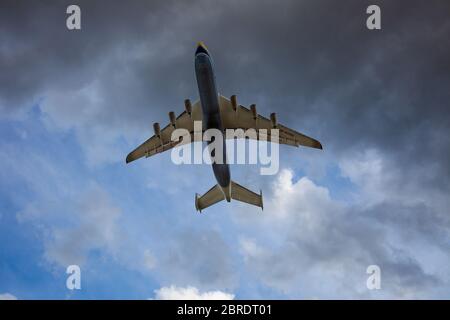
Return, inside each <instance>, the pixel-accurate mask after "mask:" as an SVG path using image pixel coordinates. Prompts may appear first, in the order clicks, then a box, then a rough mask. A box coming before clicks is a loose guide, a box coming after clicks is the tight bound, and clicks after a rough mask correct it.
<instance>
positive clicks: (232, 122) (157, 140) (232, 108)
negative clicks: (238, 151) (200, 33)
mask: <svg viewBox="0 0 450 320" xmlns="http://www.w3.org/2000/svg"><path fill="white" fill-rule="evenodd" d="M195 73H196V78H197V86H198V92H199V96H200V100H198V101H197V102H195V103H194V104H192V103H191V101H190V100H189V99H186V100H185V101H184V105H185V111H183V112H182V113H181V114H180V115H179V116H178V117H175V113H174V112H173V111H171V112H169V120H170V123H169V124H168V125H167V126H166V127H164V128H163V129H162V130H161V129H160V126H159V123H154V124H153V129H154V135H153V136H152V137H150V138H149V139H148V140H146V141H145V142H144V143H142V144H141V145H140V146H138V147H137V148H136V149H135V150H133V151H132V152H130V154H128V156H127V158H126V163H130V162H132V161H134V160H137V159H139V158H141V157H144V156H145V157H150V156H153V155H155V154H158V153H161V152H164V151H167V150H169V149H172V148H173V147H176V146H180V145H181V144H183V141H182V140H181V139H180V141H172V140H171V134H172V132H173V131H174V130H175V129H177V128H184V129H187V130H188V131H189V133H190V135H191V138H192V137H193V135H194V121H202V120H204V121H202V126H203V128H202V129H203V130H204V131H205V130H207V129H211V128H214V129H218V130H220V131H221V132H223V133H224V132H225V130H226V129H243V130H247V129H251V128H253V129H255V130H259V129H268V130H270V129H274V128H275V129H278V130H279V141H278V143H279V144H285V145H290V146H295V147H298V146H300V145H301V146H306V147H311V148H316V149H322V144H321V143H320V142H319V141H317V140H315V139H313V138H310V137H308V136H306V135H304V134H301V133H299V132H297V131H295V130H292V129H289V128H287V127H285V126H283V125H281V124H279V123H277V118H276V114H275V113H271V114H270V119H268V118H265V117H263V116H261V115H259V114H258V112H257V111H256V106H255V105H254V104H252V105H251V106H250V109H248V108H246V107H244V106H242V105H239V104H238V103H237V99H236V96H235V95H232V96H231V97H230V99H228V98H226V97H224V96H222V95H220V94H219V93H218V91H217V86H216V79H215V75H214V66H213V61H212V58H211V54H210V53H209V51H208V49H207V48H206V46H205V45H204V44H203V42H199V43H198V44H197V48H196V50H195ZM266 138H267V137H266ZM256 139H259V140H262V139H263V138H262V137H260V136H259V135H258V136H257V137H256ZM190 141H194V139H191V140H190ZM209 143H210V142H209ZM223 155H224V158H225V161H222V162H221V163H216V162H214V161H213V162H212V169H213V172H214V176H215V178H216V181H217V184H216V185H215V186H213V187H212V188H211V189H210V190H209V191H207V192H206V193H205V194H204V195H203V196H199V194H197V193H196V194H195V208H196V209H197V211H199V212H201V211H202V210H203V209H206V208H207V207H209V206H212V205H213V204H216V203H217V202H220V201H222V200H226V201H227V202H230V201H231V199H234V200H237V201H241V202H245V203H248V204H251V205H255V206H258V207H260V208H261V209H263V208H264V207H263V198H262V191H260V193H259V194H257V193H255V192H253V191H251V190H248V189H247V188H245V187H243V186H241V185H239V184H238V183H236V182H234V181H233V180H231V176H230V168H229V165H228V163H227V161H226V146H225V139H223ZM217 162H220V161H217Z"/></svg>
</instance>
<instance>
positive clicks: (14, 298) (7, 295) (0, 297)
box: [0, 293, 17, 300]
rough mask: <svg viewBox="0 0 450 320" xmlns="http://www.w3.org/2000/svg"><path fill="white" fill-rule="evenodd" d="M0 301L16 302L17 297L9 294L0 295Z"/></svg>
mask: <svg viewBox="0 0 450 320" xmlns="http://www.w3.org/2000/svg"><path fill="white" fill-rule="evenodd" d="M0 300H17V297H16V296H14V295H12V294H11V293H1V294H0Z"/></svg>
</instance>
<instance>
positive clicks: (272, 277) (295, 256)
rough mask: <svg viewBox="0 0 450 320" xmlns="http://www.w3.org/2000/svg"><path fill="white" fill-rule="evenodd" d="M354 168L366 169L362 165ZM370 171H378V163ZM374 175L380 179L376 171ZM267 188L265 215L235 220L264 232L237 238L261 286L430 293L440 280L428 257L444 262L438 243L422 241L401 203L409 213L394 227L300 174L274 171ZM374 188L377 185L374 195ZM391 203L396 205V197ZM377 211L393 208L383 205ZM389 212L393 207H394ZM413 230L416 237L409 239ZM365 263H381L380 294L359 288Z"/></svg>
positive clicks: (332, 294) (330, 293)
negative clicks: (425, 250) (428, 250)
mask: <svg viewBox="0 0 450 320" xmlns="http://www.w3.org/2000/svg"><path fill="white" fill-rule="evenodd" d="M368 161H369V163H371V162H375V163H377V162H382V160H381V159H378V161H377V160H375V159H370V160H368ZM355 164H356V163H355ZM358 168H359V169H358ZM353 169H354V170H360V171H361V172H360V173H361V174H363V173H367V166H366V165H365V164H364V163H358V164H356V165H355V166H354V167H353ZM372 169H373V170H374V171H378V170H379V168H378V167H377V166H374V167H373V168H372ZM355 175H356V174H355ZM379 175H380V176H379V178H380V179H381V180H382V179H383V173H382V172H379ZM358 176H359V175H358ZM379 181H380V180H376V181H374V185H373V186H369V185H370V182H366V183H367V184H368V186H367V187H368V190H374V189H372V188H375V189H376V188H383V187H384V184H381V185H380V184H378V183H379ZM273 188H274V191H273V197H271V198H270V199H269V201H267V208H268V211H269V212H270V214H268V215H265V216H264V217H263V218H260V219H258V220H261V219H262V221H259V222H257V221H255V220H254V219H248V220H238V221H240V223H244V225H246V226H247V227H248V228H257V230H259V232H263V231H262V230H264V232H265V233H266V234H265V236H264V237H260V236H258V233H257V232H256V233H254V234H256V235H255V236H254V237H251V238H249V237H242V238H241V240H240V250H241V253H242V255H243V257H244V262H245V264H246V268H248V272H249V273H251V274H252V275H253V276H255V275H256V276H257V277H258V278H259V279H260V280H261V281H262V282H263V283H264V284H265V285H267V286H269V287H272V288H275V289H276V290H278V291H279V292H281V293H284V294H286V295H288V296H290V297H297V298H314V297H321V298H338V297H340V298H355V297H359V298H369V297H371V298H377V297H378V298H405V297H409V298H419V297H433V296H435V295H438V293H439V292H440V290H442V288H445V286H446V285H447V283H446V280H445V279H446V278H445V275H443V274H442V270H436V269H433V268H430V265H431V264H433V262H430V261H429V259H430V258H431V259H432V260H433V261H441V262H442V259H443V258H444V260H445V261H449V259H448V256H447V257H446V254H445V251H444V250H445V249H444V247H439V246H438V243H439V242H437V241H430V242H427V241H426V240H423V239H424V237H423V235H422V234H421V233H422V232H423V230H422V227H423V226H420V225H416V224H414V223H411V222H407V221H408V219H409V221H411V219H415V218H416V217H418V215H415V214H414V211H415V208H409V207H407V209H406V210H407V211H406V212H407V213H408V214H409V216H407V215H405V216H404V218H405V223H406V225H407V226H409V227H410V228H408V229H407V230H402V229H401V226H400V225H397V224H392V223H387V222H386V214H384V213H383V212H382V211H380V209H381V208H380V207H379V206H378V204H377V205H375V204H373V202H372V203H370V202H364V203H359V202H351V203H345V202H340V201H337V200H334V199H333V198H332V197H331V196H330V192H329V190H328V189H327V188H325V187H322V186H318V185H316V184H315V183H314V182H313V181H311V180H310V179H308V178H307V177H302V178H300V179H299V180H298V181H294V179H293V172H292V171H289V170H284V171H282V172H281V173H280V174H279V176H278V178H277V180H276V182H275V183H274V187H273ZM363 190H364V188H363ZM386 192H387V194H386V195H384V197H382V198H381V199H383V201H385V200H386V198H387V197H388V196H389V190H388V189H387V190H386ZM381 193H382V191H381V190H378V189H377V194H381ZM365 197H370V195H364V196H363V199H365ZM375 197H376V198H379V195H377V196H375ZM393 197H395V195H393ZM383 203H384V202H383ZM395 203H396V204H397V205H400V204H399V203H398V201H397V202H395ZM383 209H388V210H392V209H393V208H392V207H391V204H389V203H388V204H386V207H383ZM394 209H395V211H394V210H393V212H399V211H400V210H399V208H394ZM419 209H420V208H419ZM406 212H405V213H406ZM237 214H242V212H241V213H237ZM434 222H435V221H433V220H431V221H429V222H427V223H428V224H429V225H430V228H433V229H436V228H439V227H438V226H435V225H433V224H434ZM425 228H426V227H425ZM407 234H409V236H408V237H407V236H406V235H407ZM414 235H415V236H416V239H415V240H414V241H411V238H414ZM418 235H420V237H417V236H418ZM403 236H404V237H405V238H403V239H402V237H403ZM440 236H441V239H440V241H441V242H442V241H444V239H445V234H443V233H441V235H440ZM267 239H270V241H267ZM417 239H422V240H423V241H424V242H422V243H420V241H417ZM427 246H428V248H433V250H434V254H430V255H424V254H423V248H426V247H427ZM413 248H416V249H417V250H415V249H413ZM435 259H439V260H435ZM372 264H376V265H378V266H379V267H380V268H381V272H382V288H383V289H382V290H380V291H369V290H368V289H367V288H366V280H367V276H368V275H366V268H367V267H368V266H369V265H372ZM435 289H436V290H435Z"/></svg>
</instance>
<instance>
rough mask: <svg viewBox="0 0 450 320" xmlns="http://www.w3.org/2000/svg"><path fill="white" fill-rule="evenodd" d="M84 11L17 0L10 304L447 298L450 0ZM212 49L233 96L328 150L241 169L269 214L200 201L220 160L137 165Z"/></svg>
mask: <svg viewBox="0 0 450 320" xmlns="http://www.w3.org/2000/svg"><path fill="white" fill-rule="evenodd" d="M73 3H74V2H73V1H8V0H6V1H1V4H0V111H1V113H0V134H1V135H0V163H1V164H2V166H1V169H0V298H4V299H6V298H14V297H16V298H18V299H39V298H57V299H65V298H81V299H84V298H125V299H127V298H135V299H147V298H156V299H166V298H173V297H176V298H180V297H193V298H211V297H218V298H237V299H258V298H274V299H278V298H287V299H291V298H294V299H297V298H449V292H450V269H449V265H450V251H449V249H450V233H449V231H450V212H449V211H450V210H449V208H450V198H449V194H450V169H449V163H450V110H449V101H450V90H449V88H450V59H449V57H450V43H449V39H450V19H449V18H450V17H449V14H450V3H449V2H448V1H446V0H442V1H437V0H433V1H406V0H405V1H400V0H398V1H376V3H374V2H372V1H361V0H358V1H357V0H354V1H351V0H350V1H345V2H339V4H338V3H337V2H336V1H332V0H320V1H317V0H314V1H313V0H307V1H298V0H296V1H287V0H286V1H285V0H283V1H276V2H274V1H234V0H232V1H205V0H203V1H127V3H126V4H125V3H123V2H122V1H98V0H96V1H76V3H77V4H78V5H79V6H80V8H81V30H76V31H69V30H67V28H66V18H67V16H68V15H67V14H66V8H67V6H68V5H69V4H73ZM370 4H377V5H379V6H380V8H381V26H382V29H381V30H368V29H367V28H366V19H367V17H368V15H367V14H366V8H367V7H368V5H370ZM198 41H204V42H205V43H206V45H207V46H208V49H209V50H210V53H211V54H212V56H213V59H214V63H215V71H216V78H217V85H218V90H219V92H220V93H221V94H223V95H225V96H230V95H232V94H237V96H238V101H239V103H241V104H243V105H246V106H248V105H250V104H251V103H256V105H257V107H258V112H260V113H261V114H264V115H268V114H269V113H270V112H276V113H277V115H278V121H279V122H280V123H283V124H284V125H287V126H289V127H291V128H293V129H296V130H298V131H300V132H303V133H305V134H307V135H309V136H312V137H314V138H316V139H318V140H320V141H321V143H322V144H323V146H324V150H323V151H320V150H314V149H308V148H299V149H297V148H292V147H288V146H281V147H280V153H281V156H280V172H279V173H278V174H277V175H275V176H260V175H259V174H258V173H259V167H258V166H255V165H251V166H238V165H234V166H232V167H231V172H232V178H233V180H235V181H237V182H238V183H240V184H242V185H244V186H247V187H249V188H250V189H252V190H259V189H262V191H263V194H264V211H262V212H261V210H260V209H259V208H257V207H252V206H248V205H244V204H241V203H237V202H231V203H226V202H224V203H220V204H217V205H215V206H213V207H211V208H208V209H206V210H205V211H204V212H203V213H202V214H201V215H199V214H198V213H196V211H195V205H194V195H195V193H200V194H202V193H204V192H205V191H207V190H208V189H209V188H210V187H211V186H212V185H214V184H215V180H214V176H213V174H212V170H211V168H210V167H209V166H207V165H192V166H188V165H184V166H183V165H182V166H176V165H175V164H173V163H172V162H171V161H170V153H166V154H160V155H156V156H155V157H152V158H149V159H141V160H139V161H136V162H133V163H131V164H128V165H126V164H125V157H126V155H127V154H128V152H130V151H131V150H132V149H134V148H135V147H136V146H137V145H138V144H139V143H141V142H142V141H144V140H145V139H147V138H148V137H149V136H151V135H152V134H153V130H152V123H153V122H156V121H157V122H160V123H161V125H165V124H166V123H168V121H169V119H168V115H167V114H168V112H169V111H174V112H175V113H176V114H179V113H181V112H182V111H183V109H184V105H183V100H184V99H186V98H189V99H191V100H192V101H195V100H197V99H198V93H197V88H196V82H195V73H194V51H195V47H196V43H197V42H198ZM72 264H77V265H79V266H80V267H81V272H82V289H81V290H75V291H70V290H68V289H67V288H66V277H67V275H66V273H65V271H66V268H67V266H68V265H72ZM369 265H377V266H379V267H380V269H381V289H380V290H368V288H367V287H366V280H367V277H368V276H369V275H368V274H367V273H366V269H367V267H368V266H369Z"/></svg>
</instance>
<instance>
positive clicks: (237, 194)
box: [231, 181, 264, 209]
mask: <svg viewBox="0 0 450 320" xmlns="http://www.w3.org/2000/svg"><path fill="white" fill-rule="evenodd" d="M231 198H232V199H234V200H238V201H241V202H245V203H248V204H252V205H254V206H257V207H260V208H261V209H264V207H263V199H262V192H261V191H260V194H257V193H254V192H253V191H251V190H248V189H247V188H244V187H243V186H241V185H240V184H237V183H236V182H234V181H231Z"/></svg>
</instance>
